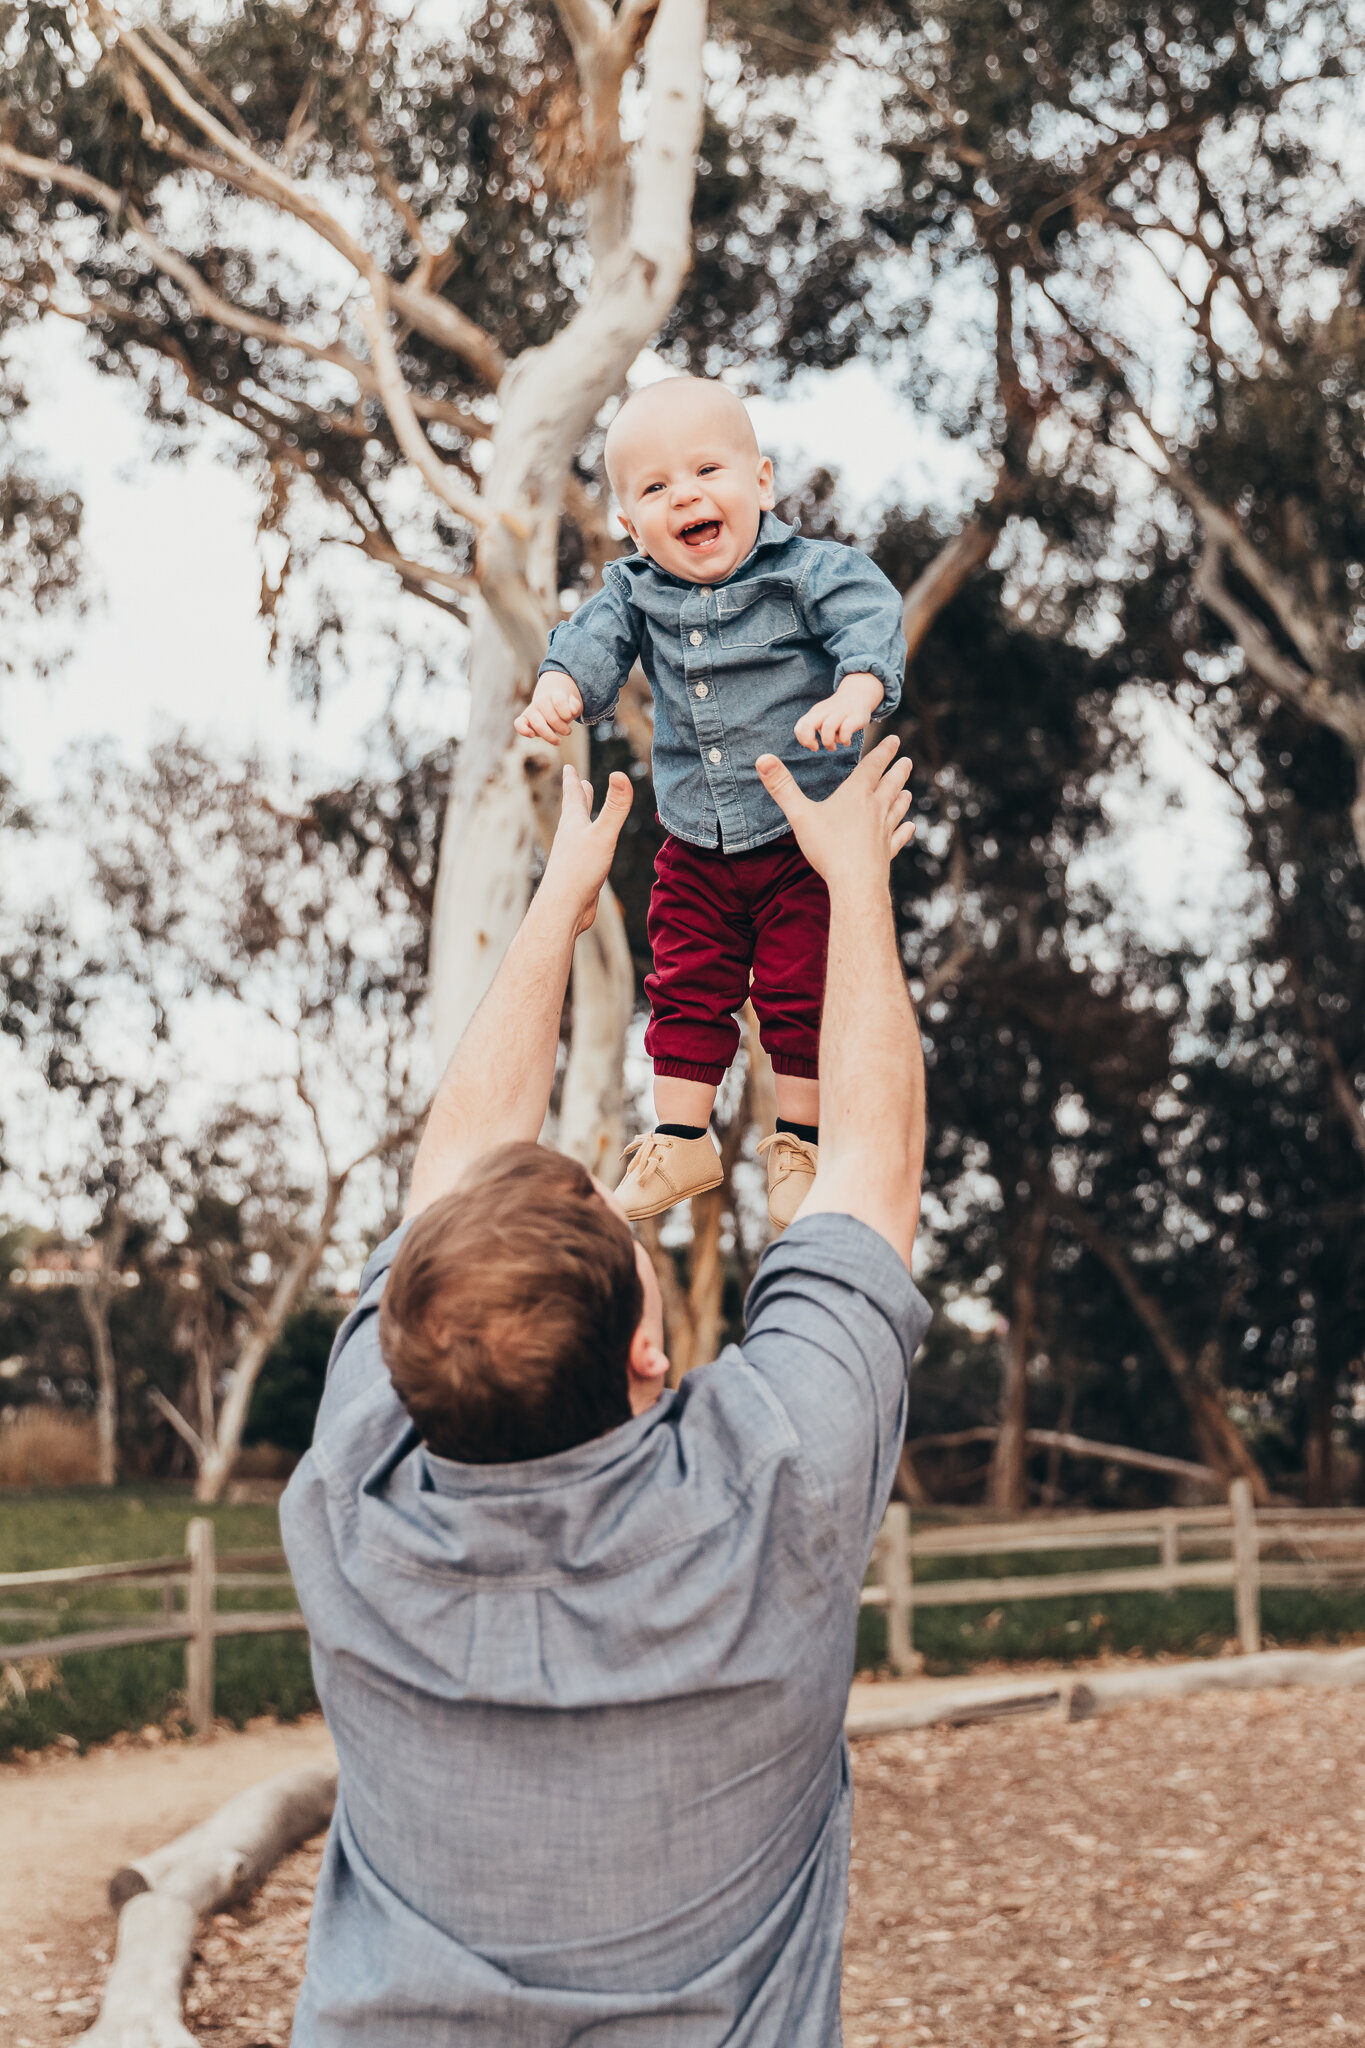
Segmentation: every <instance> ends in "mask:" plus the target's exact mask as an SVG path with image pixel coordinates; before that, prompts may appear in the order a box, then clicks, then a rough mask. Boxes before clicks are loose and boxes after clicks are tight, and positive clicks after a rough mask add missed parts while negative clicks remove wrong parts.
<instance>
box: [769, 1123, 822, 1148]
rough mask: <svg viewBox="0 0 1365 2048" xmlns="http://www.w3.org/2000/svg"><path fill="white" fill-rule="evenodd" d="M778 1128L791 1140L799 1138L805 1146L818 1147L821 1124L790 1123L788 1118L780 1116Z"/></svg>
mask: <svg viewBox="0 0 1365 2048" xmlns="http://www.w3.org/2000/svg"><path fill="white" fill-rule="evenodd" d="M777 1128H778V1130H779V1131H785V1132H786V1133H787V1135H788V1137H790V1138H799V1139H800V1140H801V1143H802V1144H803V1145H818V1144H819V1142H820V1126H819V1124H793V1123H788V1121H787V1119H786V1117H784V1116H780V1117H779V1118H778V1119H777Z"/></svg>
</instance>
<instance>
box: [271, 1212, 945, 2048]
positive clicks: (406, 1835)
mask: <svg viewBox="0 0 1365 2048" xmlns="http://www.w3.org/2000/svg"><path fill="white" fill-rule="evenodd" d="M397 1241H398V1240H397V1237H392V1238H390V1239H388V1241H387V1242H386V1243H385V1244H383V1245H381V1246H380V1248H379V1250H378V1251H377V1252H376V1253H375V1254H374V1256H373V1258H372V1259H371V1260H370V1262H369V1265H368V1266H367V1267H366V1270H365V1273H364V1276H363V1278H362V1282H361V1294H360V1300H359V1304H358V1306H357V1307H356V1309H355V1310H354V1311H353V1312H352V1314H351V1315H350V1317H349V1318H348V1319H347V1321H346V1323H345V1325H344V1326H343V1328H342V1330H341V1332H340V1334H339V1336H338V1340H337V1346H336V1349H335V1351H334V1353H333V1359H332V1366H331V1370H330V1374H329V1377H328V1382H327V1389H326V1393H325V1395H324V1397H323V1402H322V1408H321V1411H320V1413H319V1416H318V1424H317V1433H316V1436H315V1438H314V1441H313V1448H312V1450H311V1451H310V1453H309V1454H308V1456H307V1457H306V1458H305V1459H304V1461H303V1463H302V1464H301V1465H300V1467H299V1469H298V1471H297V1473H296V1474H295V1476H294V1478H293V1480H292V1482H291V1483H290V1486H289V1490H288V1492H287V1493H286V1495H285V1498H284V1505H283V1510H282V1521H283V1527H284V1538H285V1544H286V1547H287V1549H288V1553H289V1562H290V1566H291V1568H292V1570H293V1574H294V1580H295V1583H296V1585H297V1587H298V1591H299V1598H300V1600H301V1602H302V1605H303V1611H304V1614H305V1616H306V1618H307V1622H308V1626H309V1629H310V1631H311V1634H312V1650H313V1668H314V1671H315V1674H316V1678H317V1686H318V1693H319V1696H320V1698H321V1700H322V1704H323V1708H324V1710H325V1712H326V1715H327V1720H328V1724H329V1726H330V1728H331V1731H332V1734H333V1736H334V1738H335V1741H336V1746H337V1753H338V1756H339V1759H340V1766H341V1770H340V1785H339V1791H338V1797H337V1806H336V1813H335V1817H334V1819H333V1822H332V1827H331V1832H330V1834H329V1836H328V1840H327V1847H326V1853H325V1855H324V1858H323V1864H322V1874H321V1879H320V1882H319V1886H318V1892H317V1901H316V1905H315V1907H314V1911H313V1920H312V1927H311V1930H310V1933H309V1939H308V1973H307V1977H306V1980H305V1983H304V1987H303V1992H302V1995H301V1998H300V2002H299V2007H298V2012H297V2015H296V2017H295V2021H294V2034H293V2041H294V2048H342V2044H346V2048H450V2044H452V2043H455V2042H458V2043H460V2044H461V2048H835V2044H837V2043H838V2041H839V2039H840V2030H839V1983H840V1950H841V1942H842V1935H843V1924H844V1912H845V1903H846V1897H847V1888H848V1851H849V1828H850V1815H851V1795H850V1783H849V1760H848V1750H847V1745H846V1743H845V1741H844V1735H843V1717H844V1710H845V1707H846V1704H847V1697H848V1686H849V1680H850V1678H851V1676H852V1671H853V1649H854V1630H855V1626H856V1622H857V1615H858V1594H859V1588H860V1586H861V1583H862V1579H863V1574H864V1571H865V1569H866V1566H867V1562H868V1558H869V1555H870V1552H871V1547H872V1543H873V1539H874V1537H875V1535H876V1531H877V1528H878V1525H879V1523H880V1520H881V1516H882V1512H883V1510H884V1507H885V1504H886V1501H887V1498H888V1495H889V1493H890V1490H891V1481H892V1475H893V1473H894V1471H895V1466H896V1459H897V1456H898V1454H899V1450H900V1444H901V1436H902V1431H903V1428H904V1421H905V1402H906V1373H907V1368H908V1366H909V1363H910V1359H911V1356H912V1354H913V1353H914V1351H915V1350H916V1348H917V1346H918V1345H919V1342H920V1340H921V1338H922V1337H923V1335H924V1331H925V1329H926V1327H927V1325H928V1321H929V1311H928V1309H927V1307H926V1305H925V1303H924V1301H923V1300H922V1298H921V1296H920V1295H919V1293H918V1292H917V1290H916V1289H915V1287H914V1286H913V1284H912V1283H911V1281H910V1278H909V1276H908V1274H907V1273H906V1271H905V1268H904V1266H903V1265H902V1264H901V1261H900V1260H899V1259H898V1258H897V1257H896V1255H895V1254H894V1253H893V1252H892V1250H891V1248H890V1246H889V1245H888V1244H887V1243H886V1242H885V1240H884V1239H883V1238H881V1237H879V1236H878V1235H877V1233H876V1232H875V1231H873V1230H869V1229H868V1228H867V1227H866V1225H864V1224H861V1223H857V1222H855V1221H854V1220H853V1219H852V1218H851V1217H848V1216H815V1217H810V1218H808V1219H805V1220H803V1221H800V1222H797V1223H795V1224H793V1225H792V1227H791V1229H790V1230H788V1231H787V1232H786V1234H785V1235H784V1236H783V1237H782V1238H781V1239H780V1240H779V1241H778V1242H777V1243H776V1244H774V1245H771V1246H770V1247H769V1248H768V1250H767V1251H766V1252H765V1253H764V1256H763V1259H762V1262H761V1264H760V1266H759V1269H758V1274H757V1277H756V1279H755V1281H754V1285H753V1288H752V1290H751V1292H750V1295H749V1300H748V1304H747V1318H748V1329H747V1335H746V1336H745V1339H744V1343H743V1344H742V1345H741V1346H739V1347H734V1346H731V1347H730V1348H729V1349H727V1350H726V1351H725V1352H724V1353H723V1354H722V1355H721V1357H720V1358H719V1359H717V1360H716V1362H715V1363H714V1364H713V1365H709V1366H705V1367H703V1368H702V1369H701V1370H699V1371H697V1372H693V1373H690V1374H689V1375H688V1377H687V1379H686V1380H685V1382H684V1383H683V1385H682V1386H681V1387H680V1388H679V1389H678V1391H677V1392H676V1393H671V1394H666V1395H665V1396H664V1397H663V1399H662V1400H661V1401H660V1402H659V1403H658V1405H657V1406H656V1407H654V1408H652V1409H651V1410H650V1411H649V1412H648V1413H647V1414H645V1415H642V1416H637V1417H636V1418H635V1420H633V1421H631V1422H627V1423H624V1424H623V1425H622V1426H621V1427H620V1428H619V1429H615V1430H612V1431H611V1432H609V1433H608V1434H607V1435H606V1436H603V1437H600V1438H598V1439H597V1440H596V1441H595V1442H592V1443H587V1444H582V1445H579V1446H578V1447H577V1448H576V1449H574V1450H571V1451H565V1452H562V1453H560V1454H559V1455H558V1456H556V1457H551V1458H541V1459H536V1460H531V1461H528V1462H526V1463H523V1464H517V1465H482V1466H476V1465H460V1464H455V1463H453V1462H451V1461H449V1460H447V1459H443V1458H438V1457H435V1456H434V1455H432V1454H431V1453H430V1452H429V1451H427V1450H426V1449H425V1448H424V1447H423V1445H422V1444H421V1442H420V1441H419V1440H418V1438H417V1436H416V1434H415V1432H414V1431H413V1429H412V1426H411V1424H410V1423H409V1421H408V1418H407V1415H406V1413H405V1411H404V1410H403V1408H402V1407H401V1405H400V1404H399V1401H398V1399H397V1397H396V1395H395V1394H394V1392H393V1388H392V1386H391V1384H390V1381H389V1376H388V1373H387V1371H386V1370H385V1367H384V1364H383V1361H382V1359H381V1357H380V1352H379V1337H378V1318H377V1315H376V1310H377V1307H378V1302H379V1296H380V1293H381V1290H382V1288H383V1284H384V1276H385V1273H386V1271H387V1269H388V1267H389V1264H390V1262H391V1260H392V1258H393V1255H394V1251H395V1249H396V1245H397Z"/></svg>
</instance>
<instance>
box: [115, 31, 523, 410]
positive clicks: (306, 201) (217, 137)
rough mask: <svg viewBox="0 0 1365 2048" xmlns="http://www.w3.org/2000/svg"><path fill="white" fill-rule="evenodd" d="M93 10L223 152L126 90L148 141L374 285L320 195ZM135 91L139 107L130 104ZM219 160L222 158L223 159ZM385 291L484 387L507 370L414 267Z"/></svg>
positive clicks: (374, 273) (373, 270)
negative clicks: (263, 208) (209, 152)
mask: <svg viewBox="0 0 1365 2048" xmlns="http://www.w3.org/2000/svg"><path fill="white" fill-rule="evenodd" d="M91 11H92V16H93V17H94V18H95V19H96V20H103V21H104V22H105V23H106V25H107V26H108V28H109V29H110V31H111V34H112V39H113V41H114V42H115V43H116V44H117V46H118V47H119V48H121V49H122V50H125V51H126V52H127V53H128V55H129V56H130V57H132V58H133V59H134V61H135V62H136V63H137V64H138V66H139V67H140V68H141V69H142V70H143V71H144V72H145V73H146V75H147V76H148V77H149V78H151V79H153V80H154V81H155V83H156V84H157V85H158V86H160V88H161V90H162V92H163V93H164V94H165V96H166V98H167V99H168V100H169V101H170V103H171V105H172V106H173V107H174V108H175V109H176V111H177V112H178V113H179V114H181V115H182V116H183V117H184V118H185V119H186V120H187V121H189V122H190V124H191V125H192V126H193V127H195V128H197V129H198V130H199V131H200V133H201V134H203V135H204V136H205V137H206V138H207V139H208V141H210V142H211V143H213V144H214V145H215V147H216V148H217V149H218V150H220V151H221V153H222V156H221V158H214V157H211V156H206V155H205V154H204V153H203V151H202V150H198V149H195V148H193V147H192V146H191V145H189V144H187V143H186V142H185V141H184V140H183V138H182V137H180V136H177V135H175V134H174V133H173V132H172V131H171V130H169V129H167V128H164V127H163V126H162V125H161V123H160V122H158V121H157V119H156V117H155V115H154V113H153V112H152V108H151V105H150V103H149V102H148V101H147V99H146V96H145V94H142V95H140V96H136V95H133V94H131V93H130V95H129V103H130V105H132V106H133V109H134V111H135V112H137V113H139V115H140V117H141V119H142V122H143V127H144V131H145V132H146V135H147V140H148V141H149V142H151V143H152V144H153V146H154V147H156V148H158V149H160V150H161V151H163V153H164V154H165V155H167V156H169V157H170V158H171V159H172V161H174V162H177V163H182V164H184V165H186V166H187V167H188V168H190V169H193V170H199V171H204V172H207V173H208V175H209V176H210V177H214V178H220V179H222V180H223V181H224V182H225V183H227V184H230V185H233V186H234V187H235V188H236V189H237V190H239V191H242V192H245V193H246V194H247V195H248V196H250V197H252V198H256V199H266V200H268V201H269V202H270V203H271V204H272V205H274V206H276V207H279V208H280V209H281V210H282V211H283V212H285V213H290V214H292V215H293V216H294V217H295V219H297V220H301V221H303V222H304V223H305V225H306V226H308V227H310V228H311V229H312V230H313V232H314V233H315V234H316V235H318V236H319V237H320V238H321V239H322V240H323V241H324V242H326V243H328V245H329V246H330V247H331V248H333V249H335V250H336V251H337V253H338V254H339V255H341V256H344V257H345V259H346V261H347V262H348V263H349V264H350V265H351V266H352V268H353V269H354V270H355V271H356V273H357V274H358V275H359V276H360V277H363V278H364V279H365V280H366V281H367V282H368V283H370V284H371V286H373V283H374V280H375V278H376V277H379V276H382V274H383V273H382V269H381V266H380V265H379V264H378V263H377V262H376V260H375V258H374V257H373V256H372V255H371V253H370V251H369V250H368V249H366V248H365V246H364V244H363V243H361V242H358V241H357V240H356V239H355V237H354V236H353V235H351V234H349V233H348V232H347V230H346V229H345V228H344V227H343V226H342V224H341V223H340V221H338V220H337V219H336V217H335V216H334V215H333V214H332V213H330V212H329V211H328V209H327V208H326V207H325V206H323V205H322V203H321V201H320V200H319V199H318V198H317V197H316V196H315V195H314V194H313V193H312V192H310V191H309V190H308V189H307V188H306V187H305V186H302V185H300V184H299V183H298V182H297V181H296V180H295V179H293V178H290V177H288V176H286V175H285V174H284V173H282V172H280V171H278V170H277V169H276V168H275V166H274V165H273V164H272V163H270V162H268V160H267V159H266V158H265V157H263V156H261V155H260V154H259V152H258V151H256V150H255V149H253V148H252V147H251V146H250V144H249V143H247V142H244V141H242V140H241V139H240V138H239V137H238V136H237V135H235V134H234V133H233V132H232V130H231V129H229V128H227V127H225V126H224V125H223V123H222V122H221V121H219V120H218V119H217V118H216V117H215V116H214V115H212V114H211V113H209V112H208V110H207V109H206V108H204V107H202V106H200V105H199V103H198V101H197V100H195V98H194V97H193V95H192V94H191V93H189V92H187V91H186V89H185V88H184V86H183V85H182V84H181V83H180V80H179V79H178V78H177V77H176V76H175V73H174V72H173V71H171V70H170V69H169V67H168V66H167V65H165V64H164V63H162V61H161V59H160V58H159V57H158V56H156V54H155V53H154V52H153V51H152V50H151V49H149V48H148V46H147V44H146V42H145V41H144V40H143V38H142V36H141V35H140V34H139V32H138V31H137V30H136V29H133V28H124V27H120V26H119V25H118V24H116V23H115V22H114V21H113V20H112V17H110V16H109V15H108V14H107V13H106V11H105V9H104V8H103V6H102V5H101V4H98V0H96V4H94V5H92V10H91ZM136 97H140V98H141V105H140V106H138V105H135V104H134V100H135V98H136ZM224 159H225V161H224ZM389 290H390V294H391V297H392V299H393V303H394V305H395V307H396V308H397V310H398V311H399V312H400V313H401V314H402V315H403V317H404V318H405V319H406V320H408V321H409V322H410V323H411V325H412V326H413V327H414V328H416V329H417V331H418V332H419V333H420V334H423V335H425V336H426V338H427V339H428V340H429V341H435V342H437V343H439V344H440V345H442V346H444V347H447V348H450V349H451V350H452V351H453V352H454V353H455V354H457V355H459V356H460V357H461V358H462V359H463V360H464V361H465V362H467V363H468V364H469V365H470V367H471V368H473V369H475V370H476V371H477V372H478V373H479V375H480V376H482V377H483V378H484V380H485V382H487V383H488V384H489V385H490V387H492V388H494V389H495V388H496V387H497V385H498V384H499V383H500V381H501V379H502V374H503V371H504V370H505V369H506V367H507V365H506V360H505V358H504V357H503V355H502V352H501V350H500V349H498V348H497V347H496V346H495V345H494V343H493V342H492V341H491V340H490V338H489V336H488V335H487V334H485V333H484V331H483V329H482V328H481V327H479V326H478V325H477V324H476V322H474V321H473V320H470V319H469V318H468V317H467V315H465V314H463V313H461V312H459V310H458V309H457V308H456V307H454V306H452V305H450V304H448V302H447V301H446V300H444V299H441V298H438V297H437V296H436V295H435V293H433V292H431V291H429V290H427V289H426V288H425V283H424V280H423V279H422V278H421V276H420V273H419V275H418V276H417V277H415V278H414V279H412V280H410V281H408V282H407V283H404V284H400V283H396V282H394V281H393V280H390V281H389Z"/></svg>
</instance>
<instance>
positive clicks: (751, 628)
mask: <svg viewBox="0 0 1365 2048" xmlns="http://www.w3.org/2000/svg"><path fill="white" fill-rule="evenodd" d="M716 613H717V634H718V637H719V639H720V644H721V646H722V647H769V646H771V645H772V643H773V641H774V640H781V639H782V638H783V637H784V636H785V635H786V634H788V633H794V632H795V631H796V624H797V621H796V607H795V605H794V604H793V603H792V598H791V585H790V584H789V583H788V582H787V581H786V579H785V577H781V578H779V577H776V576H766V577H762V576H756V577H754V579H753V580H752V582H748V583H736V584H734V585H732V586H730V587H729V588H727V589H725V590H718V591H717V592H716Z"/></svg>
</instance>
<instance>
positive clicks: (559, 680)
mask: <svg viewBox="0 0 1365 2048" xmlns="http://www.w3.org/2000/svg"><path fill="white" fill-rule="evenodd" d="M582 716H583V699H582V697H581V696H580V695H579V693H578V685H577V683H576V682H575V681H574V679H573V677H572V676H566V675H565V674H564V673H563V671H562V670H561V669H555V668H547V669H546V671H545V673H544V675H543V676H542V677H541V678H540V681H539V682H538V683H537V684H536V687H535V694H534V695H533V697H532V698H531V701H530V703H529V704H528V705H527V707H526V709H525V710H524V711H523V712H522V714H521V716H520V718H518V719H517V721H516V729H517V731H518V732H519V733H520V734H521V736H522V738H523V739H524V740H546V741H547V742H548V743H549V745H550V746H552V747H557V746H558V745H559V742H560V741H561V740H562V739H567V737H568V735H569V734H570V733H571V732H572V731H573V722H574V720H575V719H576V718H581V717H582Z"/></svg>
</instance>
